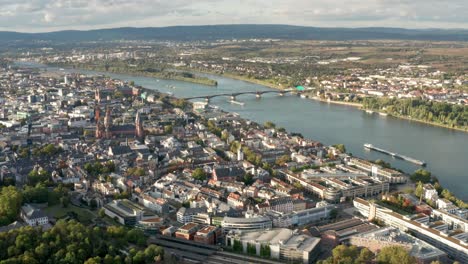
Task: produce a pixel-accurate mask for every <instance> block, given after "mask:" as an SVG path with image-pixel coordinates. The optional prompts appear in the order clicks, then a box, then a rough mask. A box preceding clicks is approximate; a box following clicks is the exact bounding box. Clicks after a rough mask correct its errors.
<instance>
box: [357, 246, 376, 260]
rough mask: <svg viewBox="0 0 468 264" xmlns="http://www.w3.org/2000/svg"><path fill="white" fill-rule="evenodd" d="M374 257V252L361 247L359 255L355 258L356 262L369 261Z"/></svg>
mask: <svg viewBox="0 0 468 264" xmlns="http://www.w3.org/2000/svg"><path fill="white" fill-rule="evenodd" d="M374 258H375V255H374V253H372V251H370V250H369V249H368V248H363V249H361V252H360V253H359V257H358V258H357V260H356V262H358V263H370V262H371V261H372V260H373V259H374Z"/></svg>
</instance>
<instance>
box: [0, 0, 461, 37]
mask: <svg viewBox="0 0 468 264" xmlns="http://www.w3.org/2000/svg"><path fill="white" fill-rule="evenodd" d="M467 10H468V3H467V2H466V1H461V0H452V1H450V5H447V3H445V2H439V1H433V0H430V1H420V0H418V1H407V0H399V1H396V2H395V1H388V0H375V1H374V0H372V1H356V0H347V1H345V2H344V3H343V1H337V0H332V1H323V0H314V1H303V0H294V1H282V0H273V1H246V0H245V1H241V2H240V4H239V2H236V3H233V2H231V1H226V0H222V1H212V0H202V1H197V2H192V1H186V0H176V1H170V2H169V1H156V2H155V1H150V0H137V1H131V2H128V1H121V0H93V1H67V0H34V1H22V0H21V1H11V0H3V1H1V7H0V25H1V26H0V30H1V31H19V32H50V31H59V30H70V29H73V30H90V29H99V28H114V27H165V26H175V25H214V24H288V25H300V26H316V27H402V28H463V29H468V19H467V17H468V13H467Z"/></svg>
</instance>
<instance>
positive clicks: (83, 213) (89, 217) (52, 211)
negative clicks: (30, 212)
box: [44, 205, 96, 224]
mask: <svg viewBox="0 0 468 264" xmlns="http://www.w3.org/2000/svg"><path fill="white" fill-rule="evenodd" d="M44 212H45V213H46V214H47V215H48V216H50V217H54V218H55V219H57V220H58V219H61V218H65V217H67V213H69V212H74V213H76V215H77V217H78V221H80V222H81V223H84V224H89V223H91V222H92V221H93V219H95V218H96V215H94V214H93V213H91V211H89V210H87V209H83V208H80V207H77V206H74V205H68V207H66V208H64V207H62V205H54V206H50V207H47V208H45V209H44Z"/></svg>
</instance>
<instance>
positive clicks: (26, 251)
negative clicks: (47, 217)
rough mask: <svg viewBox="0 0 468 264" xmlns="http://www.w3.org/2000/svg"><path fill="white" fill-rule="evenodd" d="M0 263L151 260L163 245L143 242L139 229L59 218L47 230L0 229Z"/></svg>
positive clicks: (159, 254) (160, 254) (159, 256)
mask: <svg viewBox="0 0 468 264" xmlns="http://www.w3.org/2000/svg"><path fill="white" fill-rule="evenodd" d="M0 248H1V249H2V250H0V263H1V264H7V263H8V264H14V263H51V264H52V263H88V264H91V263H104V264H108V263H109V264H111V263H117V264H118V263H135V264H137V263H141V264H143V263H154V262H155V261H157V260H162V258H163V257H164V249H163V248H161V247H159V246H155V245H150V246H148V247H147V246H146V237H145V236H144V234H143V232H142V231H141V230H138V229H132V230H128V229H126V228H124V227H120V226H110V227H107V228H100V227H86V226H84V225H83V224H81V223H79V222H77V221H74V220H71V221H64V220H59V221H58V222H57V223H56V225H55V226H54V227H52V228H51V229H50V230H47V231H44V230H42V229H40V228H33V227H29V226H28V227H23V228H20V229H15V230H11V231H9V232H3V233H0Z"/></svg>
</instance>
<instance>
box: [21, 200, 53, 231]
mask: <svg viewBox="0 0 468 264" xmlns="http://www.w3.org/2000/svg"><path fill="white" fill-rule="evenodd" d="M20 216H21V218H22V219H23V220H24V221H25V222H26V223H27V224H28V225H30V226H42V225H46V224H48V223H49V218H48V217H47V215H45V214H44V213H43V212H42V211H41V210H40V209H36V208H34V207H32V206H31V205H29V204H25V205H24V206H22V207H21V213H20Z"/></svg>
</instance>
